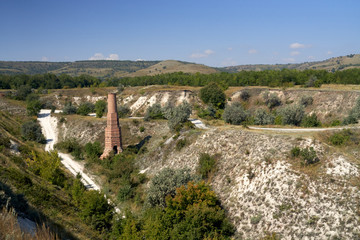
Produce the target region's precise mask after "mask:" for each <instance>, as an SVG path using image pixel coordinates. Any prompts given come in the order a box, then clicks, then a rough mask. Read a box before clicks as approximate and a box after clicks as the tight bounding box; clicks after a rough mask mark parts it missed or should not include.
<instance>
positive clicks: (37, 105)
mask: <svg viewBox="0 0 360 240" xmlns="http://www.w3.org/2000/svg"><path fill="white" fill-rule="evenodd" d="M41 107H42V104H41V102H40V101H39V100H33V101H30V102H27V105H26V112H27V114H28V115H29V116H37V115H38V113H39V112H40V110H41Z"/></svg>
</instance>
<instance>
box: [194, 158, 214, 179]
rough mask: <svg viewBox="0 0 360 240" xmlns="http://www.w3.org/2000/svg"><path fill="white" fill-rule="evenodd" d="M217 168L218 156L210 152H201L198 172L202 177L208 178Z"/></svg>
mask: <svg viewBox="0 0 360 240" xmlns="http://www.w3.org/2000/svg"><path fill="white" fill-rule="evenodd" d="M215 170H216V157H215V156H210V155H209V154H208V153H201V154H200V156H199V165H198V168H197V172H198V173H199V174H200V175H201V177H202V179H207V178H208V177H209V176H210V175H211V174H212V173H213V172H214V171H215Z"/></svg>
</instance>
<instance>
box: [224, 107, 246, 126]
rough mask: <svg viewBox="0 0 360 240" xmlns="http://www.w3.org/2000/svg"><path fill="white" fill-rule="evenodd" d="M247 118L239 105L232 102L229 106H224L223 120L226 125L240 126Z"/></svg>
mask: <svg viewBox="0 0 360 240" xmlns="http://www.w3.org/2000/svg"><path fill="white" fill-rule="evenodd" d="M247 117H248V113H247V112H246V111H245V110H244V108H243V107H242V105H241V103H239V102H234V103H233V104H231V105H226V107H225V110H224V113H223V119H224V121H225V122H226V123H230V124H234V125H240V124H241V123H243V122H244V121H246V119H247Z"/></svg>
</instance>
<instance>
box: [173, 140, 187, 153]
mask: <svg viewBox="0 0 360 240" xmlns="http://www.w3.org/2000/svg"><path fill="white" fill-rule="evenodd" d="M186 144H187V141H186V138H184V139H179V140H178V141H177V142H176V147H175V148H176V150H177V151H180V150H181V149H182V148H183V147H185V146H186Z"/></svg>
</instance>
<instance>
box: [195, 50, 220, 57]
mask: <svg viewBox="0 0 360 240" xmlns="http://www.w3.org/2000/svg"><path fill="white" fill-rule="evenodd" d="M214 53H215V52H214V51H213V50H211V49H207V50H205V51H203V52H196V53H193V54H191V55H190V58H206V57H208V56H209V55H211V54H214Z"/></svg>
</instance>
